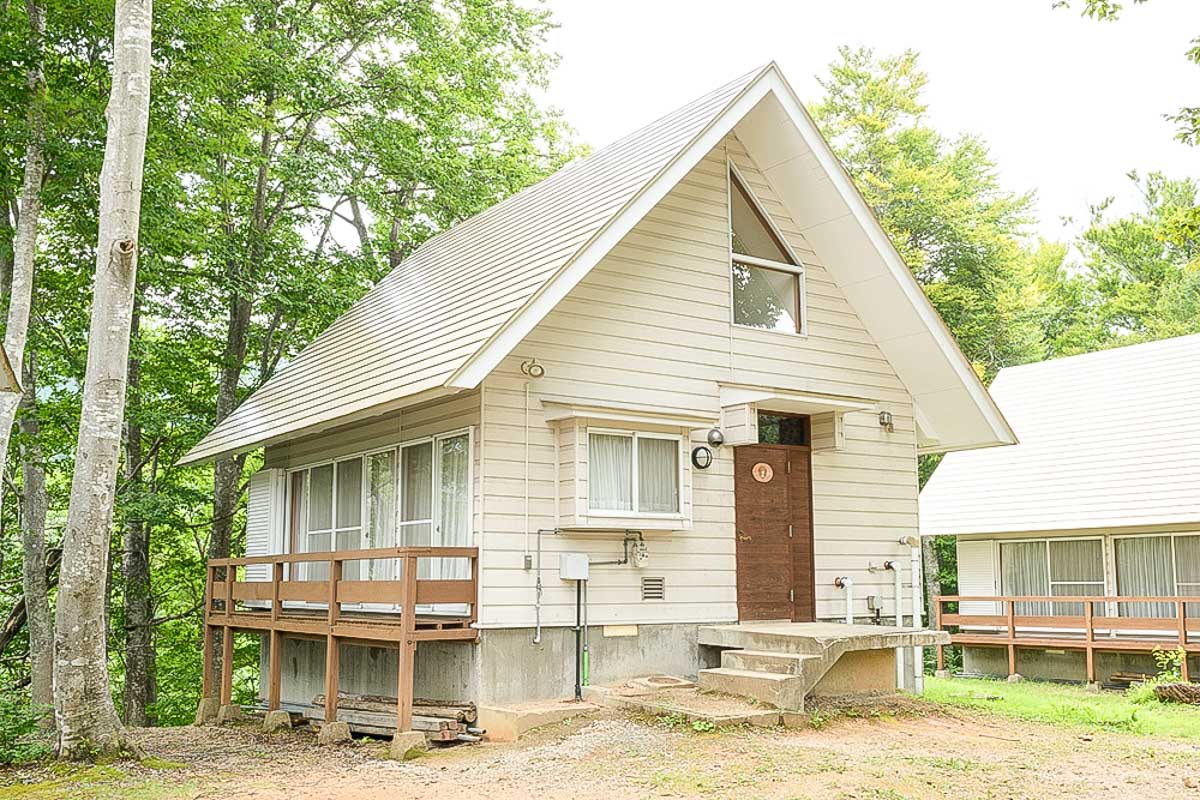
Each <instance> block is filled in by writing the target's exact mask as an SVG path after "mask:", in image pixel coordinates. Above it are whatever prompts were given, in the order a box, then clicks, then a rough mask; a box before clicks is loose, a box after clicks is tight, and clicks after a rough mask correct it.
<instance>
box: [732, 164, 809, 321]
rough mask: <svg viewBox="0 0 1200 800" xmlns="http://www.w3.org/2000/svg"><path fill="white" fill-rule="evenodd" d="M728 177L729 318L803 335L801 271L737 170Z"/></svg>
mask: <svg viewBox="0 0 1200 800" xmlns="http://www.w3.org/2000/svg"><path fill="white" fill-rule="evenodd" d="M729 181H730V187H731V188H730V192H729V198H730V209H729V212H730V213H729V216H730V226H731V229H732V230H731V232H730V239H731V242H732V249H733V264H732V269H733V321H734V323H735V324H737V325H745V326H748V327H751V328H763V329H766V330H774V331H783V332H787V333H802V332H803V331H804V322H803V316H804V297H803V269H802V268H801V266H800V264H799V262H798V261H797V260H796V258H795V257H794V256H793V255H792V254H791V251H790V250H789V248H788V246H787V244H786V243H785V242H784V241H783V237H782V236H780V235H779V234H778V233H777V232H776V231H775V229H774V227H773V226H772V224H771V222H770V220H769V219H768V217H767V215H766V213H765V212H764V211H763V210H762V208H761V206H760V204H759V203H758V201H757V200H755V198H754V196H753V195H752V194H750V191H749V189H747V188H746V187H745V186H744V185H743V184H742V182H741V181H740V180H739V179H738V177H737V174H736V173H734V172H732V171H731V172H730V175H729Z"/></svg>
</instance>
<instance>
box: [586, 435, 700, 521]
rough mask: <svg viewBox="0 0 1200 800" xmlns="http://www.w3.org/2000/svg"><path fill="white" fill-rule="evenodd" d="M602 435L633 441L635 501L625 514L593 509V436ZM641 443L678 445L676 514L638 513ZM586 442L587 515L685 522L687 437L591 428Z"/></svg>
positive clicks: (617, 510)
mask: <svg viewBox="0 0 1200 800" xmlns="http://www.w3.org/2000/svg"><path fill="white" fill-rule="evenodd" d="M593 433H596V434H600V435H602V436H623V437H626V438H628V439H632V440H633V446H632V447H631V448H630V458H631V459H632V461H633V464H632V469H631V472H630V481H631V482H632V484H633V485H632V486H631V487H630V497H631V499H632V504H633V509H632V510H630V511H625V510H623V509H609V508H594V507H593V506H592V434H593ZM638 439H665V440H667V441H672V442H675V471H676V475H675V481H676V483H675V510H674V511H670V512H666V511H638V505H639V500H640V499H641V498H640V497H638ZM584 442H585V447H586V448H587V464H588V491H587V513H588V515H589V516H591V517H616V518H621V519H683V469H684V468H683V437H682V436H681V435H679V434H677V433H658V432H655V431H639V430H631V429H629V428H597V427H592V426H588V427H587V428H585V430H584Z"/></svg>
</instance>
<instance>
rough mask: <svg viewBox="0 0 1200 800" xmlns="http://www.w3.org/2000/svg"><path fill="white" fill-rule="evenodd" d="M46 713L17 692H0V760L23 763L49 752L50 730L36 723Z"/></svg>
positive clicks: (50, 744) (0, 762)
mask: <svg viewBox="0 0 1200 800" xmlns="http://www.w3.org/2000/svg"><path fill="white" fill-rule="evenodd" d="M50 713H51V710H50V709H49V708H41V707H37V706H32V705H30V704H29V701H28V700H26V699H25V698H24V697H20V696H19V695H0V764H23V763H25V762H28V761H35V760H37V759H39V758H41V757H42V756H45V755H47V754H49V753H50V751H51V749H52V743H51V736H52V732H51V731H49V730H46V729H44V728H41V727H40V723H41V722H42V720H43V719H45V718H46V717H47V715H49V714H50Z"/></svg>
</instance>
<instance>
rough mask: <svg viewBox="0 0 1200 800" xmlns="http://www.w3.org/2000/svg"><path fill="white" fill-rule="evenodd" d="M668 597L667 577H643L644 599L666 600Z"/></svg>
mask: <svg viewBox="0 0 1200 800" xmlns="http://www.w3.org/2000/svg"><path fill="white" fill-rule="evenodd" d="M666 597H667V579H666V578H642V599H643V600H665V599H666Z"/></svg>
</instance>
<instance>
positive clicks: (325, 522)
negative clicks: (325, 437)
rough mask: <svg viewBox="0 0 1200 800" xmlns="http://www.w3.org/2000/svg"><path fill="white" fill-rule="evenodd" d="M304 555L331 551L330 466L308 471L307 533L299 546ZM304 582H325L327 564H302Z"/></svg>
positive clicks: (331, 474)
mask: <svg viewBox="0 0 1200 800" xmlns="http://www.w3.org/2000/svg"><path fill="white" fill-rule="evenodd" d="M301 547H303V549H304V552H306V553H328V552H329V551H330V550H331V549H332V547H333V465H332V464H325V465H323V466H320V467H313V468H312V469H311V470H309V478H308V530H307V535H306V536H305V537H304V542H303V544H302V545H301ZM302 573H303V576H304V579H305V580H310V581H324V580H328V579H329V564H328V563H322V562H317V563H313V564H306V565H305V569H304V570H303V571H302Z"/></svg>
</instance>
